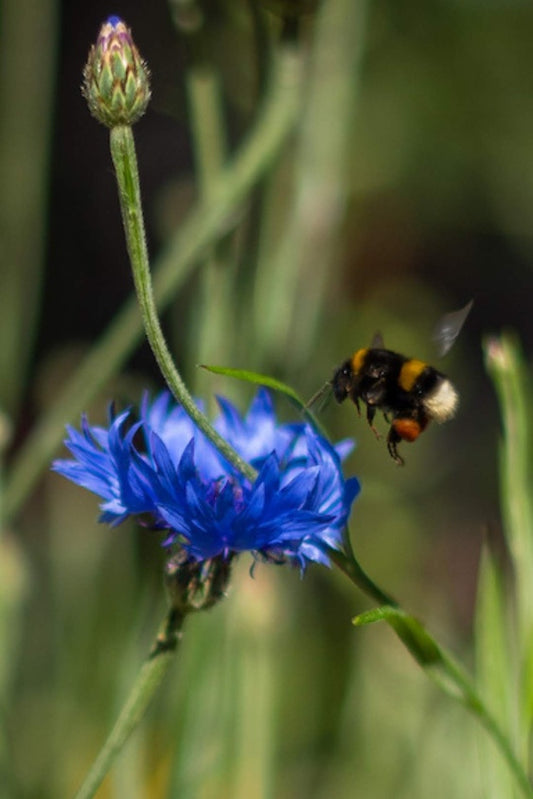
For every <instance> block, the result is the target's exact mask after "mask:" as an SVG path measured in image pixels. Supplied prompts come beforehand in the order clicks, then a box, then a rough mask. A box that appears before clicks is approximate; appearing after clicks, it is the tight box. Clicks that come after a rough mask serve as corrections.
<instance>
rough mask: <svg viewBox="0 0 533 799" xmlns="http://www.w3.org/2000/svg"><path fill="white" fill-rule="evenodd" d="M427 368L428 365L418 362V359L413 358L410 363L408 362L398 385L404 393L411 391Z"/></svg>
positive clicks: (401, 371) (401, 373)
mask: <svg viewBox="0 0 533 799" xmlns="http://www.w3.org/2000/svg"><path fill="white" fill-rule="evenodd" d="M426 367H427V363H424V361H417V360H416V358H411V359H410V360H409V361H406V362H405V363H404V365H403V366H402V368H401V369H400V374H399V376H398V385H399V386H400V388H403V390H404V391H411V389H412V388H413V386H414V384H415V383H416V381H417V380H418V378H419V377H420V375H421V374H422V372H423V371H424V369H425V368H426Z"/></svg>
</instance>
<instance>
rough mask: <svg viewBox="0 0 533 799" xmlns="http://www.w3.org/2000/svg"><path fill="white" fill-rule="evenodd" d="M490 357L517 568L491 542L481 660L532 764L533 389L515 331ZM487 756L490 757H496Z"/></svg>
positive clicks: (491, 691)
mask: <svg viewBox="0 0 533 799" xmlns="http://www.w3.org/2000/svg"><path fill="white" fill-rule="evenodd" d="M485 360H486V365H487V370H488V371H489V373H490V375H491V377H492V379H493V381H494V385H495V387H496V391H497V394H498V399H499V402H500V408H501V416H502V422H503V440H502V442H501V445H500V484H501V504H502V514H503V519H504V534H505V541H506V543H507V547H508V553H507V554H508V556H509V557H510V560H511V567H512V568H511V574H510V575H509V576H508V577H506V575H505V572H504V569H503V567H502V563H504V562H505V561H504V560H503V559H502V558H499V559H498V558H497V557H496V555H495V553H494V552H493V551H491V550H490V549H489V548H488V547H487V546H486V547H485V554H484V557H483V559H482V561H481V567H480V578H479V593H478V608H477V618H476V625H477V632H478V637H477V644H478V662H479V664H480V677H481V678H482V680H483V683H484V686H485V687H486V690H487V695H488V696H490V697H492V698H493V701H494V703H495V708H496V710H497V711H498V712H499V714H500V717H501V719H502V722H503V723H504V724H505V725H506V727H507V728H508V729H509V730H510V732H511V734H512V736H513V739H514V742H515V746H516V749H517V751H518V752H519V753H520V757H521V759H522V761H523V763H524V766H525V768H526V770H527V769H529V767H530V741H531V732H532V722H533V500H532V495H531V484H532V483H531V478H532V467H533V464H532V462H531V445H532V437H531V424H530V418H531V407H532V404H533V392H532V389H531V379H530V376H529V373H528V371H527V369H526V367H525V365H524V363H523V359H522V355H521V353H520V349H519V346H518V342H517V341H516V339H514V338H513V337H512V336H510V335H503V336H501V337H500V338H495V337H491V338H489V339H487V341H486V342H485ZM489 543H490V542H489ZM505 589H507V590H505ZM486 760H487V762H488V763H489V764H490V758H486ZM489 767H490V768H493V767H492V766H491V765H489ZM497 776H498V778H499V775H497ZM499 785H500V789H501V783H498V782H494V783H493V784H492V786H491V787H490V790H492V793H491V794H490V795H491V796H494V797H496V796H497V795H498V794H497V790H498V786H499ZM500 795H502V794H500Z"/></svg>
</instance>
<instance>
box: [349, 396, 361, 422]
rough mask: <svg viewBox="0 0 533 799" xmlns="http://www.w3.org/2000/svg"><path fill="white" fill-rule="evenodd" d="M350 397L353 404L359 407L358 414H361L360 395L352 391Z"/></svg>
mask: <svg viewBox="0 0 533 799" xmlns="http://www.w3.org/2000/svg"><path fill="white" fill-rule="evenodd" d="M350 399H351V400H352V402H353V404H354V405H355V407H356V408H357V415H358V416H361V405H360V403H359V397H358V396H357V394H356V393H355V392H352V393H351V394H350Z"/></svg>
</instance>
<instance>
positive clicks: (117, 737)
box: [75, 609, 185, 799]
mask: <svg viewBox="0 0 533 799" xmlns="http://www.w3.org/2000/svg"><path fill="white" fill-rule="evenodd" d="M184 619H185V616H184V615H180V614H178V613H176V611H175V610H174V609H171V610H170V611H169V613H168V614H167V616H166V617H165V619H164V620H163V623H162V625H161V628H160V631H159V633H158V635H157V637H156V639H155V641H154V644H153V646H152V650H151V652H150V655H149V656H148V659H147V660H146V661H145V663H144V665H143V666H142V668H141V670H140V672H139V675H138V677H137V680H136V682H135V684H134V686H133V688H132V690H131V692H130V695H129V697H128V699H127V700H126V703H125V705H124V707H123V708H122V711H121V712H120V715H119V717H118V719H117V721H116V722H115V725H114V727H113V729H112V730H111V732H110V734H109V737H108V738H107V740H106V742H105V743H104V745H103V747H102V749H101V750H100V753H99V755H98V756H97V758H96V760H95V761H94V763H93V765H92V768H91V769H90V771H89V773H88V774H87V777H86V778H85V780H84V782H83V785H82V786H81V787H80V789H79V790H78V792H77V793H76V796H75V799H91V797H93V796H94V795H95V794H96V792H97V790H98V788H99V787H100V785H101V784H102V782H103V780H104V778H105V776H106V774H107V772H108V771H109V769H110V767H111V766H112V764H113V763H114V761H115V760H116V758H117V756H118V754H119V753H120V752H121V751H122V748H123V746H124V744H125V743H126V741H127V739H128V738H129V736H130V735H131V733H132V732H133V730H134V729H135V727H136V726H137V725H138V724H139V722H140V721H141V719H142V717H143V716H144V714H145V712H146V709H147V708H148V705H149V704H150V701H151V700H152V698H153V697H154V695H155V693H156V692H157V690H158V688H159V686H160V685H161V683H162V681H163V678H164V676H165V674H166V673H167V671H168V668H169V666H170V664H171V663H172V661H173V660H174V658H175V656H176V652H177V649H178V645H179V642H180V640H181V634H182V626H183V622H184Z"/></svg>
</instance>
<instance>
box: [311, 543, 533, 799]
mask: <svg viewBox="0 0 533 799" xmlns="http://www.w3.org/2000/svg"><path fill="white" fill-rule="evenodd" d="M350 550H351V547H350ZM327 554H328V556H329V557H330V558H331V560H332V561H333V563H335V565H336V566H338V567H339V568H340V569H341V571H342V572H344V574H345V575H346V576H347V577H348V579H349V580H351V582H352V583H353V584H354V585H356V586H357V587H358V588H360V589H361V590H362V591H363V592H364V593H365V594H367V595H368V596H370V597H371V598H372V599H375V600H377V601H378V602H379V603H380V604H382V605H384V606H385V607H382V608H380V609H378V610H377V611H375V612H374V611H370V613H369V614H367V615H370V616H372V617H373V618H372V620H378V619H380V620H384V621H386V622H387V624H388V625H389V626H390V627H391V629H392V630H393V631H394V632H395V633H396V635H397V636H398V638H399V639H400V641H401V642H402V643H403V644H404V646H406V648H407V649H408V650H409V652H411V654H412V655H413V657H414V658H415V660H416V661H417V663H418V664H419V665H420V666H421V667H422V668H423V669H424V671H425V672H426V674H427V675H428V676H429V677H431V678H432V679H433V680H434V681H435V682H436V683H437V684H438V685H439V687H440V688H441V689H442V690H443V691H444V692H445V693H446V694H447V695H448V696H451V697H452V698H453V699H455V700H456V701H458V702H459V703H460V704H462V705H463V707H465V708H467V709H468V710H469V711H470V712H471V713H472V714H473V715H474V716H476V717H477V719H478V721H479V722H480V723H481V724H482V725H483V727H484V728H485V729H486V730H487V732H488V733H489V735H490V736H491V738H492V739H493V741H494V742H495V744H496V746H497V747H498V749H499V750H500V753H501V754H502V756H503V757H504V759H505V761H506V762H507V765H508V766H509V769H510V771H511V772H512V774H513V775H514V777H515V779H516V781H517V784H518V785H519V786H520V789H521V791H522V794H523V795H524V796H525V797H529V799H532V797H533V788H532V786H531V783H530V782H529V779H528V777H527V774H526V772H525V770H524V768H523V766H522V764H521V763H520V761H519V760H518V758H517V757H516V755H515V753H514V751H513V749H512V747H511V744H510V742H509V738H508V736H507V735H506V734H505V733H504V732H503V730H502V728H501V727H500V725H499V723H498V721H497V720H496V719H495V718H494V716H492V714H491V713H490V712H489V711H488V709H487V707H486V705H485V704H484V702H483V700H482V699H481V697H480V696H479V695H478V693H477V692H476V690H475V688H474V685H473V683H472V681H471V679H470V677H469V676H468V674H467V673H466V672H465V671H464V669H463V668H462V667H461V666H460V665H459V664H458V663H457V662H456V661H455V660H454V658H453V657H452V656H451V654H449V653H448V652H447V651H446V650H445V649H443V648H442V647H441V646H440V645H439V644H437V642H436V641H435V640H434V638H433V637H432V636H431V635H430V634H429V633H428V632H427V630H426V629H425V628H424V627H423V625H421V624H420V622H419V621H418V620H416V619H414V618H412V617H410V616H409V615H408V614H406V613H404V611H402V610H401V608H400V607H399V605H398V603H397V602H396V601H395V600H394V599H392V598H391V597H389V596H388V595H387V594H386V593H385V592H384V591H382V590H381V589H380V588H379V587H378V586H377V585H375V583H373V582H372V580H371V579H370V577H368V575H367V574H366V573H365V572H364V570H363V569H362V567H361V566H360V565H359V563H358V561H357V559H356V558H355V556H354V555H353V553H350V554H349V555H345V554H344V553H342V552H339V551H337V550H335V549H328V553H327ZM364 615H365V614H363V616H364Z"/></svg>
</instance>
